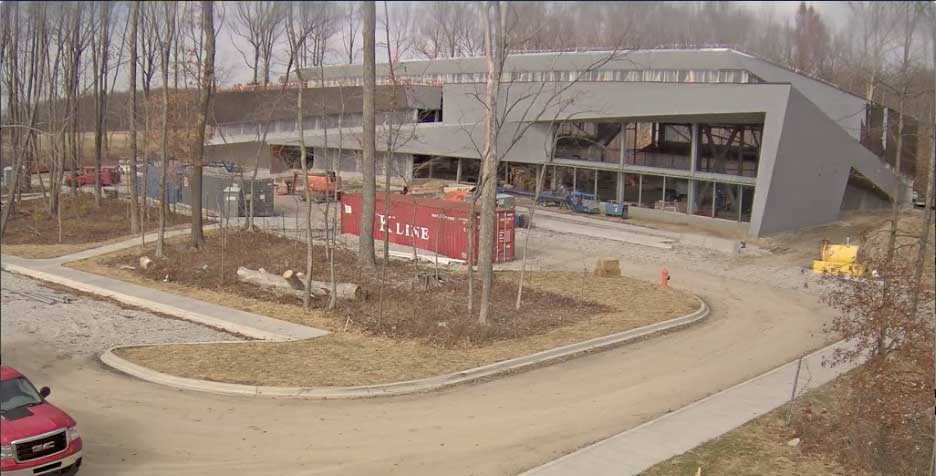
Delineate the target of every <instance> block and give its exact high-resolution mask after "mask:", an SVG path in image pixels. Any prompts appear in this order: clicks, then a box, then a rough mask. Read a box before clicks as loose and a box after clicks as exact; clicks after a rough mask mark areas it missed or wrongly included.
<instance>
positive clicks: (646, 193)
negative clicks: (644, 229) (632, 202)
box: [639, 175, 665, 208]
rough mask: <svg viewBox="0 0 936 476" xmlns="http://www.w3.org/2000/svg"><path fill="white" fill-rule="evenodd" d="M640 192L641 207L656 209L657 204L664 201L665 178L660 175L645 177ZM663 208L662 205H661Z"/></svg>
mask: <svg viewBox="0 0 936 476" xmlns="http://www.w3.org/2000/svg"><path fill="white" fill-rule="evenodd" d="M642 182H643V183H642V184H641V189H640V192H639V195H640V203H639V206H641V207H646V208H656V205H657V202H661V201H665V200H664V190H663V177H661V176H659V175H644V176H643V180H642ZM661 207H662V204H661Z"/></svg>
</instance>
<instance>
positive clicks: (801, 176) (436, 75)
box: [212, 48, 915, 236]
mask: <svg viewBox="0 0 936 476" xmlns="http://www.w3.org/2000/svg"><path fill="white" fill-rule="evenodd" d="M360 75H361V67H360V66H359V65H340V66H329V67H326V68H324V78H323V77H322V76H321V75H319V72H318V71H310V72H309V73H308V74H307V75H305V77H315V78H316V79H315V80H313V81H309V83H308V84H307V87H309V88H322V87H323V86H324V87H326V88H328V89H331V90H333V91H334V90H348V91H355V93H354V96H355V97H356V98H359V91H360V81H361V77H360ZM377 75H378V84H381V85H382V86H381V88H382V89H383V90H385V91H386V90H387V88H389V91H390V92H389V93H388V94H387V97H389V98H391V99H390V100H389V102H386V103H383V104H382V110H383V111H385V113H384V114H383V115H382V116H381V117H380V118H378V128H379V129H380V130H379V131H378V139H377V148H378V150H379V151H380V152H381V154H384V153H385V152H386V151H387V150H389V149H390V148H391V147H392V149H393V156H392V161H391V165H390V166H391V173H392V174H393V175H395V176H399V177H401V178H404V179H406V180H413V179H419V178H441V179H446V180H452V181H459V182H466V183H471V182H474V181H476V180H477V177H478V172H479V168H480V166H479V165H480V164H479V158H480V155H481V154H480V149H481V148H482V147H483V145H482V144H483V140H482V138H481V128H482V122H483V119H484V107H483V104H482V101H481V97H483V92H484V88H485V83H484V81H485V80H486V64H485V61H484V59H483V58H462V59H445V60H427V61H411V62H403V63H399V64H397V65H395V69H394V76H393V77H394V79H395V82H396V85H395V86H394V85H393V83H394V81H391V77H390V72H389V70H388V69H387V65H378V71H377ZM504 82H505V83H504V84H503V85H502V87H501V95H500V98H499V103H498V107H499V117H500V118H501V121H500V122H501V124H502V126H501V129H500V134H499V136H498V150H499V155H500V157H501V174H503V175H502V176H501V179H502V183H503V185H504V186H506V187H513V188H514V189H515V190H518V191H532V190H533V188H534V183H535V177H536V174H537V172H538V171H539V170H542V168H543V167H545V174H546V175H545V176H546V186H547V187H549V188H553V189H565V190H575V191H582V192H586V193H593V194H595V195H597V196H598V198H599V199H600V200H603V201H611V200H615V201H619V202H629V203H631V205H632V206H631V211H632V212H631V214H632V215H637V216H649V217H653V218H655V219H659V220H674V219H675V220H678V221H682V222H688V223H692V224H698V225H699V226H702V227H716V228H728V229H733V230H736V231H739V232H741V233H743V234H747V235H749V236H760V235H763V234H769V233H773V232H779V231H786V230H794V229H797V228H801V227H804V226H810V225H817V224H822V223H827V222H830V221H833V220H835V219H837V218H838V216H839V214H840V212H841V211H842V210H843V209H873V208H881V207H885V206H888V204H889V200H890V199H889V196H890V195H892V194H894V193H897V194H898V196H899V199H900V200H901V201H905V200H906V199H907V198H908V196H909V190H910V186H911V183H910V181H909V180H908V179H905V178H903V177H898V176H897V175H896V174H895V173H894V170H893V168H892V167H891V165H889V163H888V158H889V157H892V156H893V155H894V154H893V150H894V147H893V146H892V144H893V143H894V141H893V140H892V134H891V133H892V129H893V123H895V122H896V121H895V120H894V119H893V118H894V114H893V113H892V112H889V111H888V110H886V109H883V108H880V107H877V106H874V105H872V104H869V103H868V102H867V101H865V100H864V99H863V98H861V97H858V96H855V95H852V94H850V93H848V92H846V91H843V90H841V89H839V88H837V87H835V86H834V85H831V84H828V83H826V82H823V81H820V80H816V79H813V78H810V77H808V76H805V75H802V74H798V73H796V72H794V71H791V70H789V69H786V68H784V67H781V66H778V65H775V64H773V63H770V62H768V61H765V60H762V59H759V58H756V57H753V56H751V55H748V54H745V53H742V52H739V51H735V50H731V49H721V48H719V49H693V50H641V51H633V52H620V53H609V52H601V51H595V52H578V53H537V54H522V55H521V54H518V55H511V56H510V57H508V60H507V64H506V71H505V77H504ZM322 90H324V89H322ZM358 101H359V99H358ZM329 113H330V114H332V115H334V114H335V113H336V112H335V110H334V109H331V108H330V109H329ZM313 117H314V114H312V115H310V119H309V120H308V121H304V122H307V123H310V124H311V125H307V126H306V127H305V128H304V129H307V130H304V140H305V143H306V145H307V146H309V147H311V148H312V155H313V156H314V162H313V163H314V166H315V167H316V168H333V167H334V164H335V163H337V164H338V168H339V169H340V170H342V171H350V172H354V171H356V170H358V165H359V161H360V153H359V152H360V149H361V145H360V143H361V141H360V137H361V129H360V125H359V124H360V103H358V104H356V105H354V106H353V107H348V109H347V110H346V114H345V115H344V116H343V120H342V121H341V123H340V124H341V126H340V134H339V129H338V128H339V125H338V121H337V118H333V119H329V120H327V121H326V123H327V125H328V129H322V128H321V120H320V119H318V120H317V121H318V123H316V122H315V121H316V120H315V119H313ZM329 117H333V116H329ZM279 122H283V124H279ZM238 127H239V129H237V130H235V127H233V125H225V124H220V125H219V127H218V129H219V130H220V131H224V133H223V134H214V136H213V139H212V144H217V145H219V146H220V147H221V148H219V149H218V152H220V151H221V150H222V149H223V148H229V150H234V149H236V148H246V147H248V146H246V145H243V144H245V143H253V144H256V140H257V135H256V132H255V127H254V126H251V125H250V124H241V125H239V126H238ZM245 131H246V132H245ZM905 142H906V144H905V151H906V152H907V153H908V155H909V154H914V153H915V147H914V146H913V144H911V143H910V142H912V141H909V140H908V141H905ZM267 143H268V144H269V153H270V156H271V157H273V159H271V163H272V162H276V161H277V160H280V161H282V162H283V163H287V162H290V161H292V160H293V159H290V157H294V156H295V155H296V146H297V144H298V133H297V131H296V127H295V121H294V120H291V119H289V118H282V119H281V120H278V122H277V126H276V127H275V129H274V130H273V131H272V132H271V133H270V134H269V135H268V137H267ZM222 144H223V145H222ZM238 144H241V145H238ZM250 149H253V148H252V147H250ZM339 149H340V155H339V153H338V152H339ZM245 150H246V149H245ZM218 155H224V154H218ZM277 157H279V159H277ZM905 157H907V156H905ZM336 159H337V160H336ZM905 160H907V159H905ZM907 161H908V162H910V160H907Z"/></svg>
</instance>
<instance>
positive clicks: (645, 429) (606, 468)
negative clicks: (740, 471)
mask: <svg viewBox="0 0 936 476" xmlns="http://www.w3.org/2000/svg"><path fill="white" fill-rule="evenodd" d="M847 345H848V344H845V343H842V342H840V343H837V344H834V345H831V346H829V347H826V348H824V349H821V350H819V351H817V352H815V353H812V354H810V355H808V356H806V357H805V358H804V359H803V365H802V369H801V371H800V378H799V384H798V386H797V395H799V394H801V393H803V392H805V391H807V390H809V389H811V388H815V387H817V386H820V385H822V384H824V383H827V382H829V381H830V380H832V379H834V378H835V377H837V376H839V375H841V374H843V373H845V372H847V371H848V370H850V369H851V368H853V366H846V365H843V366H840V367H835V368H829V367H823V366H822V361H823V359H824V358H828V357H830V356H832V354H833V352H834V351H835V349H836V348H840V347H845V346H847ZM798 365H799V363H798V361H794V362H790V363H788V364H786V365H783V366H781V367H778V368H776V369H774V370H771V371H770V372H767V373H765V374H762V375H760V376H758V377H755V378H754V379H751V380H748V381H747V382H744V383H741V384H738V385H736V386H734V387H731V388H729V389H727V390H723V391H721V392H719V393H716V394H714V395H711V396H709V397H707V398H704V399H702V400H699V401H698V402H695V403H693V404H691V405H688V406H685V407H683V408H681V409H679V410H676V411H674V412H672V413H669V414H666V415H664V416H661V417H659V418H657V419H655V420H651V421H649V422H647V423H644V424H643V425H640V426H637V427H635V428H633V429H631V430H628V431H625V432H623V433H620V434H618V435H615V436H612V437H611V438H608V439H606V440H603V441H600V442H598V443H595V444H593V445H591V446H587V447H585V448H582V449H581V450H578V451H576V452H574V453H571V454H568V455H566V456H563V457H561V458H559V459H556V460H553V461H551V462H549V463H546V464H544V465H542V466H540V467H537V468H534V469H531V470H529V471H526V472H525V473H523V474H522V475H521V476H559V475H564V476H569V475H578V474H587V475H589V476H605V475H607V476H611V475H613V476H633V475H637V474H640V472H641V471H644V470H646V469H649V468H650V467H652V466H653V465H655V464H657V463H660V462H662V461H666V460H667V459H669V458H671V457H673V456H676V455H680V454H682V453H685V452H686V451H689V450H691V449H693V448H695V447H696V446H699V445H701V444H702V443H705V442H706V441H709V440H711V439H713V438H717V437H718V436H721V435H723V434H725V433H727V432H729V431H731V430H733V429H734V428H737V427H738V426H741V425H743V424H744V423H746V422H748V421H750V420H752V419H754V418H756V417H758V416H761V415H764V414H766V413H768V412H770V411H771V410H774V409H775V408H777V407H779V406H781V405H783V404H784V403H786V402H787V401H789V399H790V393H791V391H792V389H793V381H794V379H795V376H796V369H797V367H798Z"/></svg>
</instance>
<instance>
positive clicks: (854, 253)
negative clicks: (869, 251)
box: [813, 240, 864, 276]
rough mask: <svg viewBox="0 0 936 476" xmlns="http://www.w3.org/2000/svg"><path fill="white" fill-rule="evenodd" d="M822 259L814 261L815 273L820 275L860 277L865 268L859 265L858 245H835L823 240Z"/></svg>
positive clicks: (820, 252) (820, 254) (820, 253)
mask: <svg viewBox="0 0 936 476" xmlns="http://www.w3.org/2000/svg"><path fill="white" fill-rule="evenodd" d="M819 256H820V259H818V260H815V261H813V271H814V272H816V273H819V274H847V275H851V276H860V275H862V274H864V267H863V266H861V265H860V264H858V245H851V244H845V245H834V244H832V243H829V242H828V241H825V240H823V242H822V248H821V249H820V251H819Z"/></svg>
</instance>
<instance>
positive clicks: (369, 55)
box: [358, 0, 377, 269]
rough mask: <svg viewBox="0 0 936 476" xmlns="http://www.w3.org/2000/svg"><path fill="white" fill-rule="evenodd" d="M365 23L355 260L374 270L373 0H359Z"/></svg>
mask: <svg viewBox="0 0 936 476" xmlns="http://www.w3.org/2000/svg"><path fill="white" fill-rule="evenodd" d="M361 8H362V13H363V23H364V89H363V94H362V96H363V100H364V108H363V111H362V115H363V122H364V126H363V127H364V130H363V138H364V144H363V152H364V153H363V158H362V160H361V175H362V176H363V181H364V190H363V192H362V199H361V201H362V205H361V233H360V237H359V239H358V260H359V261H360V263H361V265H362V266H365V267H366V268H368V269H373V268H375V267H376V266H377V262H376V261H375V260H374V212H375V207H376V201H377V175H376V174H377V166H376V163H377V157H376V155H377V154H376V117H375V111H374V93H375V88H376V77H375V76H376V75H375V69H376V65H375V55H376V45H375V42H376V12H375V10H376V8H375V5H374V1H373V0H366V1H364V2H362V3H361Z"/></svg>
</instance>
